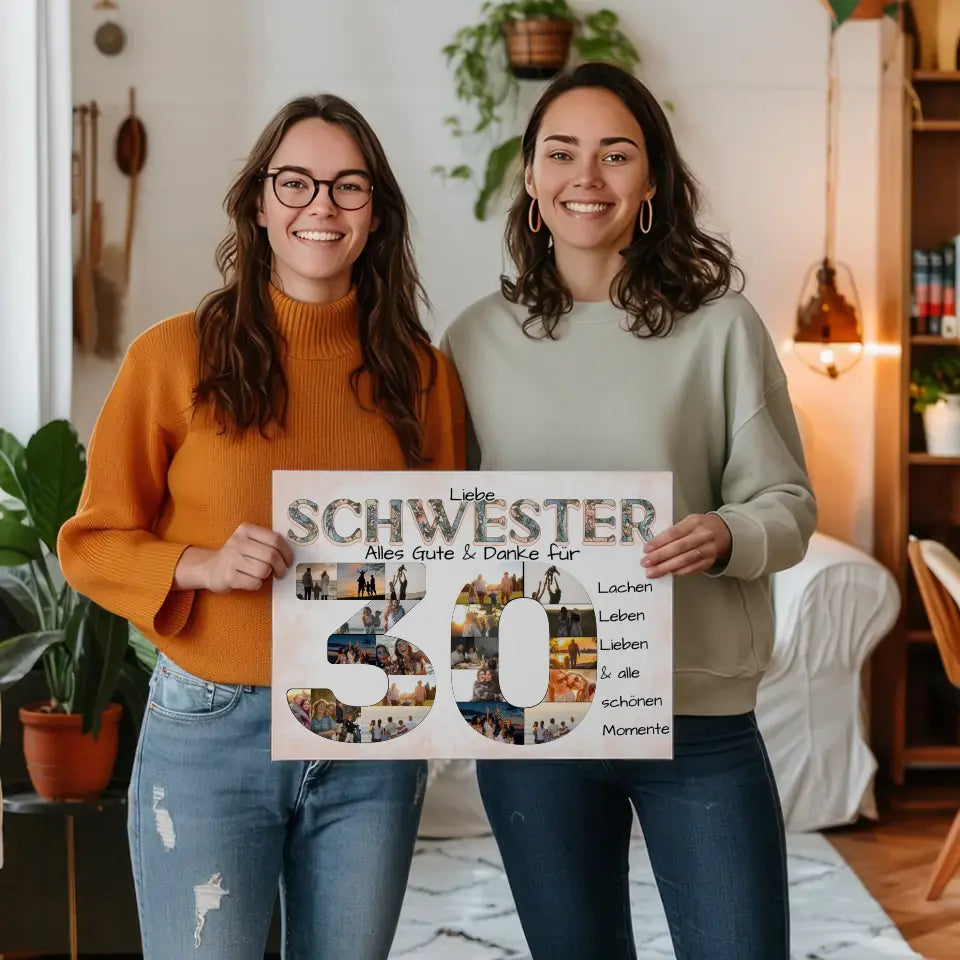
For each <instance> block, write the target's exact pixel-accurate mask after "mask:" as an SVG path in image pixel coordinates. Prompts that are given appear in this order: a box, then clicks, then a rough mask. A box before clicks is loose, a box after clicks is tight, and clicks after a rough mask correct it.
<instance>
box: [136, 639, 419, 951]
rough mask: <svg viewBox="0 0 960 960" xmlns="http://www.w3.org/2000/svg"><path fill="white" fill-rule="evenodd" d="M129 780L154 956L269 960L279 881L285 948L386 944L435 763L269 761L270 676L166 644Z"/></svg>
mask: <svg viewBox="0 0 960 960" xmlns="http://www.w3.org/2000/svg"><path fill="white" fill-rule="evenodd" d="M150 691H151V692H150V705H149V707H148V709H147V711H146V716H145V717H144V722H143V728H142V730H141V733H140V743H139V745H138V748H137V755H136V760H135V762H134V768H133V776H132V779H131V783H130V796H129V799H130V815H129V824H128V830H129V837H130V851H131V857H132V860H133V876H134V882H135V884H136V889H137V905H138V909H139V913H140V929H141V934H142V938H143V955H144V958H145V960H187V958H193V957H195V958H197V960H263V953H264V945H265V943H266V939H267V932H268V928H269V925H270V918H271V914H272V912H273V906H274V902H275V900H276V895H277V889H278V884H279V890H280V897H281V905H282V912H283V946H284V954H283V955H284V957H285V958H288V960H306V958H308V957H309V958H310V960H333V958H338V960H339V958H341V957H343V956H344V945H345V944H350V950H351V951H352V955H354V956H357V957H363V958H364V960H367V958H370V960H375V958H386V956H387V954H388V953H389V951H390V944H391V942H392V940H393V936H394V933H395V932H396V926H397V919H398V917H399V915H400V907H401V905H402V902H403V895H404V890H405V888H406V883H407V875H408V873H409V871H410V861H411V858H412V856H413V848H414V843H415V842H416V834H417V827H418V825H419V822H420V810H421V806H422V803H423V793H424V789H425V786H426V775H427V772H426V764H425V763H424V762H417V761H406V762H392V761H342V762H331V761H322V762H315V763H310V762H290V761H285V762H271V760H270V690H269V688H267V687H249V686H233V685H225V684H214V683H208V682H207V681H205V680H201V679H199V678H198V677H195V676H193V675H192V674H190V673H187V672H186V671H184V670H181V669H180V668H179V667H178V666H176V665H175V664H174V663H173V662H172V661H170V660H169V659H167V658H166V657H162V656H161V658H160V660H159V662H158V664H157V669H156V671H155V672H154V675H153V679H152V680H151V683H150Z"/></svg>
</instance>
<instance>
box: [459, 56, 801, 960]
mask: <svg viewBox="0 0 960 960" xmlns="http://www.w3.org/2000/svg"><path fill="white" fill-rule="evenodd" d="M523 160H524V168H525V169H524V183H525V187H526V190H525V192H524V193H522V194H521V195H520V196H519V197H518V199H517V200H516V202H515V203H514V205H513V207H512V209H511V211H510V214H509V220H508V225H507V231H506V241H507V247H508V250H509V253H510V255H511V258H512V260H513V263H514V266H515V269H516V275H515V277H514V278H513V279H508V278H506V277H503V278H501V287H500V290H499V291H497V292H496V293H494V294H491V295H490V296H488V297H486V298H484V299H483V300H480V301H479V302H477V303H475V304H473V305H472V306H471V307H469V308H468V309H467V310H466V311H464V313H463V314H462V315H461V316H460V317H458V318H457V320H456V321H454V323H453V324H452V325H451V327H450V329H449V330H448V332H447V334H446V336H445V349H446V351H447V353H448V355H449V356H450V357H451V358H452V359H453V361H454V363H455V365H456V366H457V368H458V371H459V373H460V377H461V380H462V383H463V387H464V392H465V394H466V398H467V405H468V408H469V412H470V418H471V422H472V434H473V436H472V443H471V448H472V455H471V457H470V462H471V463H472V465H474V466H477V467H482V468H483V469H485V470H497V469H502V470H558V469H571V470H572V469H578V468H581V469H590V470H670V471H672V472H673V474H674V498H675V501H674V502H675V510H676V516H677V517H679V518H680V519H679V521H678V522H677V523H675V524H674V525H673V526H671V527H669V528H668V529H666V530H664V531H663V532H661V533H660V534H659V535H658V536H656V538H655V539H654V540H652V541H651V542H650V543H648V544H646V545H645V548H644V549H645V554H644V559H643V561H642V564H643V569H644V570H645V574H646V576H648V577H662V576H664V575H667V574H669V575H672V576H673V577H674V578H675V580H674V596H675V615H674V711H675V717H674V727H673V735H674V758H673V759H672V760H669V761H603V760H596V761H587V762H580V761H550V760H544V761H537V760H534V761H481V762H479V763H478V765H477V771H478V778H479V783H480V790H481V793H482V795H483V800H484V805H485V807H486V811H487V815H488V816H489V818H490V822H491V824H492V825H493V829H494V832H495V834H496V837H497V842H498V844H499V846H500V851H501V853H502V855H503V859H504V863H505V866H506V870H507V874H508V877H509V879H510V884H511V888H512V890H513V894H514V897H515V899H516V902H517V907H518V910H519V913H520V919H521V922H522V924H523V928H524V932H525V934H526V937H527V940H528V943H529V945H530V949H531V951H532V953H533V956H534V958H535V960H557V958H561V957H602V958H603V960H628V958H629V960H632V958H634V957H636V948H635V946H634V941H633V930H632V925H631V921H630V896H629V885H628V878H627V866H628V847H629V840H630V829H631V821H632V816H633V810H636V812H637V815H638V816H639V819H640V823H641V826H642V827H643V831H644V835H645V838H646V843H647V847H648V850H649V853H650V859H651V862H652V865H653V870H654V873H655V875H656V879H657V884H658V886H659V889H660V894H661V897H662V900H663V905H664V908H665V910H666V914H667V918H668V920H669V924H670V931H671V935H672V937H673V942H674V948H675V951H676V955H677V957H678V958H682V960H788V958H789V914H788V903H787V878H786V856H785V845H784V829H783V818H782V815H781V810H780V803H779V799H778V796H777V788H776V784H775V782H774V778H773V773H772V771H771V768H770V762H769V760H768V758H767V754H766V751H765V748H764V745H763V739H762V737H761V735H760V731H759V730H758V728H757V723H756V720H755V717H754V713H753V710H754V706H755V703H756V691H757V686H758V684H759V682H760V679H761V677H762V675H763V671H764V669H765V668H766V666H767V664H768V662H769V659H770V653H771V650H772V646H773V614H772V608H771V602H770V588H769V576H770V574H772V573H774V572H776V571H777V570H783V569H785V568H787V567H790V566H792V565H793V564H795V563H797V562H798V561H799V560H800V559H801V558H802V557H803V555H804V552H805V550H806V545H807V541H808V539H809V537H810V535H811V533H812V532H813V530H814V527H815V526H816V503H815V500H814V496H813V492H812V490H811V486H810V481H809V479H808V477H807V473H806V468H805V465H804V458H803V451H802V449H801V445H800V438H799V435H798V431H797V426H796V421H795V418H794V413H793V409H792V406H791V403H790V397H789V395H788V393H787V384H786V379H785V377H784V373H783V369H782V368H781V366H780V363H779V360H778V358H777V354H776V351H775V349H774V346H773V344H772V342H771V340H770V337H769V335H768V333H767V331H766V329H765V328H764V325H763V323H762V322H761V320H760V318H759V317H758V316H757V314H756V312H755V311H754V309H753V307H752V306H751V305H750V303H749V302H748V301H747V300H746V299H745V298H744V297H743V296H742V295H741V294H740V293H739V292H736V291H735V290H734V285H735V282H736V280H737V279H738V278H740V279H742V278H741V277H740V273H739V271H738V269H737V268H736V266H735V265H734V264H733V261H732V258H731V251H730V248H729V247H728V246H727V245H726V244H725V243H724V242H722V241H721V240H718V239H717V238H715V237H712V236H710V235H709V234H707V233H706V232H704V231H703V230H701V229H700V228H699V227H698V226H697V223H696V211H697V206H698V193H697V188H696V185H695V182H694V180H693V177H692V176H691V174H690V172H689V170H688V169H687V167H686V166H685V164H684V162H683V160H682V159H681V157H680V155H679V153H678V151H677V147H676V145H675V143H674V140H673V136H672V134H671V131H670V127H669V125H668V123H667V120H666V117H665V116H664V113H663V111H662V110H661V109H660V107H659V105H658V104H657V101H656V100H655V99H654V97H653V96H652V95H651V94H650V92H649V91H648V90H647V89H646V88H645V87H644V86H643V85H642V84H641V83H639V82H638V81H637V80H636V79H635V78H634V77H632V76H630V75H629V74H627V73H625V72H623V71H622V70H619V69H618V68H616V67H613V66H609V65H605V64H596V63H588V64H584V65H582V66H581V67H578V68H577V69H576V70H574V71H573V72H571V73H568V74H564V75H562V76H560V77H558V78H557V79H556V80H555V81H554V82H553V83H552V84H551V86H550V87H549V88H548V89H547V90H546V92H545V93H544V94H543V96H542V97H541V99H540V101H539V103H538V104H537V106H536V108H535V109H534V111H533V114H532V116H531V118H530V121H529V124H528V127H527V130H526V133H525V135H524V137H523ZM507 425H508V426H507ZM643 575H644V574H643V573H640V576H641V577H642V576H643Z"/></svg>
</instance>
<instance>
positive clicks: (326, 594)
mask: <svg viewBox="0 0 960 960" xmlns="http://www.w3.org/2000/svg"><path fill="white" fill-rule="evenodd" d="M296 574H297V575H296V580H295V585H296V591H297V598H298V599H299V600H335V599H336V597H337V564H335V563H298V564H297V570H296Z"/></svg>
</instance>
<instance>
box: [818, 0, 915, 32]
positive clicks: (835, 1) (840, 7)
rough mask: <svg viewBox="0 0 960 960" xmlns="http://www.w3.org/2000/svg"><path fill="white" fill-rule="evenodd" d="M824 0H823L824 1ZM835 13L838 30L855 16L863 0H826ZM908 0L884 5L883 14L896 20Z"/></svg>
mask: <svg viewBox="0 0 960 960" xmlns="http://www.w3.org/2000/svg"><path fill="white" fill-rule="evenodd" d="M823 2H824V0H821V3H823ZM826 2H827V3H828V4H829V6H830V9H831V11H832V13H833V29H834V30H837V29H839V28H840V27H841V26H843V24H844V23H845V22H846V21H847V20H849V19H850V17H852V16H853V13H854V11H855V10H856V9H857V7H858V6H860V2H861V0H826ZM906 2H907V0H891V2H890V3H885V4H884V5H883V15H884V16H886V17H891V18H892V19H894V20H896V19H897V15H898V13H899V12H900V7H901V6H902V5H903V4H904V3H906Z"/></svg>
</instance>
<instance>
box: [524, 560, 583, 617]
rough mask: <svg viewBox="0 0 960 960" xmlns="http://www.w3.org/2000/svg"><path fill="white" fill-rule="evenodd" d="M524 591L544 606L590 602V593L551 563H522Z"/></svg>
mask: <svg viewBox="0 0 960 960" xmlns="http://www.w3.org/2000/svg"><path fill="white" fill-rule="evenodd" d="M523 579H524V593H525V596H528V597H530V598H531V599H533V600H538V601H539V602H540V603H542V604H543V605H544V606H546V605H547V604H548V603H549V604H554V605H556V604H559V603H561V602H562V603H565V604H585V605H586V604H590V603H591V602H592V601H591V598H590V594H589V593H587V591H586V589H585V588H584V586H583V585H582V584H581V583H580V582H579V581H578V580H577V579H576V578H575V577H574V576H573V574H570V573H567V572H566V571H563V570H559V569H558V568H557V566H556V565H555V564H552V563H538V562H536V561H533V560H528V561H526V562H525V563H524V565H523Z"/></svg>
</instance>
